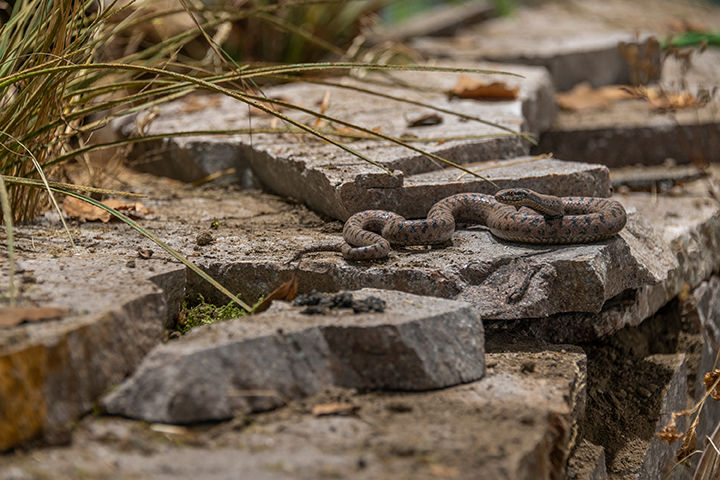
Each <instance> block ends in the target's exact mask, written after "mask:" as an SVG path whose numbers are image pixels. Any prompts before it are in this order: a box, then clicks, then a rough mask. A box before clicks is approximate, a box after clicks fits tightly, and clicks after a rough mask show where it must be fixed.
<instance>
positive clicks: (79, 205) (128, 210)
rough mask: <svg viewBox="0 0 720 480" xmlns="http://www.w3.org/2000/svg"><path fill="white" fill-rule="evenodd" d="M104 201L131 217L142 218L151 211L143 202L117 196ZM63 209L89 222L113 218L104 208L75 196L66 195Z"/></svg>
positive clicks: (70, 214) (105, 220)
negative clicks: (127, 200)
mask: <svg viewBox="0 0 720 480" xmlns="http://www.w3.org/2000/svg"><path fill="white" fill-rule="evenodd" d="M103 203H104V204H105V205H107V206H108V207H110V208H113V209H115V210H117V211H119V212H122V213H124V214H125V215H127V216H128V217H130V218H142V217H144V216H145V215H146V214H148V213H150V210H148V209H147V208H146V207H145V206H144V205H143V204H142V203H141V202H126V201H124V200H119V199H116V198H110V199H108V200H104V201H103ZM62 207H63V210H65V213H66V214H67V215H68V216H69V217H75V218H84V219H85V220H87V221H88V222H94V221H98V220H99V221H101V222H103V223H107V222H109V221H110V220H112V219H113V218H115V217H113V215H111V214H110V212H108V211H106V210H103V209H102V208H99V207H96V206H94V205H90V204H89V203H87V202H84V201H82V200H79V199H77V198H75V197H65V200H63V205H62Z"/></svg>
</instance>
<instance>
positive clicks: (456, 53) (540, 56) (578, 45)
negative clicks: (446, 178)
mask: <svg viewBox="0 0 720 480" xmlns="http://www.w3.org/2000/svg"><path fill="white" fill-rule="evenodd" d="M583 6H584V5H583ZM550 25H551V26H552V27H549V26H550ZM518 32H522V35H518ZM411 45H412V46H413V47H414V48H415V49H417V50H419V51H420V52H421V53H423V54H424V55H426V56H429V57H439V58H451V59H453V60H455V61H473V60H474V61H476V60H486V61H487V60H489V61H496V62H505V63H520V64H528V65H541V66H544V67H546V68H547V69H548V70H549V72H550V75H551V77H552V79H553V82H554V84H555V87H556V88H557V89H558V90H568V89H570V88H572V87H573V86H574V85H575V84H577V83H579V82H583V81H588V82H591V83H592V84H593V85H595V86H599V85H609V84H616V83H622V84H630V83H634V84H637V83H647V82H650V81H652V80H655V79H657V78H658V76H659V73H660V47H659V45H658V42H657V41H656V40H654V39H651V38H649V37H648V35H646V34H642V35H640V36H638V33H637V30H635V29H622V28H612V27H608V24H607V23H606V22H605V21H604V19H601V18H600V17H599V16H598V17H593V16H591V15H587V14H586V13H585V12H584V8H582V7H580V6H578V8H576V9H573V8H568V7H567V6H566V5H560V4H553V3H545V4H540V5H537V6H528V7H521V8H517V9H515V11H513V12H512V13H511V14H510V15H508V16H507V17H502V18H497V19H492V20H489V21H487V22H483V23H481V24H477V25H474V26H471V27H468V28H467V29H464V30H461V31H459V32H458V33H457V34H456V35H455V37H454V38H453V39H450V40H447V39H438V38H432V37H426V38H419V39H416V40H415V41H413V42H412V43H411Z"/></svg>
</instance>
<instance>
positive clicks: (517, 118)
mask: <svg viewBox="0 0 720 480" xmlns="http://www.w3.org/2000/svg"><path fill="white" fill-rule="evenodd" d="M450 66H454V67H458V66H459V65H457V64H453V65H450ZM473 67H477V68H494V69H503V70H509V71H512V72H516V73H518V74H521V75H523V76H524V77H525V78H523V79H521V78H518V77H512V76H506V75H479V74H478V75H471V76H473V77H476V78H478V79H481V80H484V81H488V82H492V81H502V82H504V83H506V84H507V85H509V86H510V87H517V88H518V92H519V93H518V99H517V100H512V101H500V102H487V101H486V102H481V101H476V100H462V99H449V98H448V96H447V92H448V91H450V90H451V89H452V88H453V86H454V84H455V83H456V82H457V80H458V78H459V76H458V74H456V73H437V72H393V73H392V77H393V78H394V79H395V81H394V83H393V84H387V81H385V83H383V84H382V86H377V85H372V83H362V82H360V81H358V80H354V79H351V78H349V77H348V78H343V79H339V80H337V82H339V83H341V84H343V85H345V86H346V87H352V88H357V87H360V88H366V89H367V88H368V86H370V88H371V89H375V90H377V91H381V92H382V93H383V94H388V95H395V96H398V97H402V98H407V99H411V100H415V101H420V102H424V103H427V104H431V105H435V106H437V107H440V108H444V109H446V110H447V111H452V112H456V113H460V114H464V115H471V116H473V117H479V118H481V119H483V120H485V121H489V122H495V123H497V124H499V125H502V126H503V127H504V128H505V129H506V130H501V129H498V128H496V127H493V126H491V125H487V124H485V123H481V122H478V121H473V120H466V119H463V118H459V117H456V116H455V115H451V114H449V113H444V112H437V113H438V114H439V115H440V117H441V120H442V121H441V123H440V124H438V125H431V126H425V127H419V128H411V127H409V124H408V122H409V121H410V120H412V119H415V118H418V117H421V116H423V115H426V114H428V113H432V112H433V111H432V110H431V109H429V108H426V107H422V106H418V105H412V104H407V103H402V102H397V101H391V100H389V99H387V98H380V97H376V96H372V95H369V94H365V93H361V92H358V91H354V90H348V89H347V88H341V87H337V86H327V85H315V84H311V83H296V84H291V85H284V86H279V87H273V88H268V89H266V90H265V94H266V95H267V96H268V97H271V98H283V99H285V100H287V101H290V102H294V103H296V104H299V105H301V106H303V107H306V108H311V109H315V110H317V109H318V108H319V106H320V105H321V104H322V103H323V100H324V99H329V106H328V108H327V110H326V112H325V113H326V114H327V115H331V116H333V117H335V118H340V119H344V120H349V121H352V122H353V123H355V124H358V125H362V126H364V127H365V128H368V129H376V130H378V131H381V132H382V133H383V134H385V135H390V136H395V137H402V138H404V139H405V140H406V141H408V142H410V143H411V144H412V145H413V146H415V147H417V148H421V149H424V150H426V151H428V152H430V153H433V154H435V155H438V156H441V157H443V158H445V159H447V160H450V161H452V162H455V163H459V164H470V163H477V162H480V161H487V160H497V159H507V158H514V157H517V156H521V155H524V154H526V153H527V152H528V149H529V144H528V142H527V141H525V140H523V139H522V137H520V136H518V135H515V134H513V133H519V132H521V131H523V132H530V133H537V132H539V131H541V130H544V129H546V128H547V127H548V126H549V125H550V123H551V122H552V118H553V115H554V113H555V106H554V100H553V89H552V86H551V84H550V80H549V78H548V76H547V73H546V72H545V71H544V70H543V69H541V68H537V67H525V66H510V65H489V64H483V65H473ZM383 78H385V77H378V76H371V77H369V81H380V80H382V79H383ZM402 82H405V83H407V84H409V85H410V87H402V86H400V85H402ZM416 85H422V87H423V89H424V90H423V92H422V93H421V92H417V91H416V90H414V89H413V86H416ZM378 89H379V90H378ZM325 103H326V104H327V103H328V102H325ZM282 113H283V114H286V115H289V116H290V117H292V118H294V119H296V120H298V121H303V122H306V123H311V124H312V122H310V121H309V119H308V114H305V113H298V112H293V111H290V110H283V112H282ZM152 115H153V119H152V121H147V120H146V117H144V116H143V115H142V114H141V115H139V117H138V119H137V124H141V125H143V128H144V132H145V133H146V134H148V135H150V134H158V133H177V132H182V131H197V130H207V129H208V125H212V127H213V128H215V129H219V130H233V129H242V128H248V127H249V126H252V127H253V128H257V129H262V128H269V127H273V126H274V127H275V128H277V126H278V122H277V121H275V120H272V119H271V117H270V116H268V115H258V114H254V115H253V116H252V117H251V118H249V117H248V110H247V108H246V107H245V106H243V105H239V104H238V102H237V101H235V100H233V99H231V98H229V97H222V96H204V97H198V96H193V97H188V98H185V99H181V100H178V101H175V102H172V103H169V104H167V105H163V106H161V107H160V108H159V109H158V111H157V112H153V113H152ZM320 127H322V128H324V129H325V130H324V131H326V132H327V131H333V130H332V129H331V130H328V128H329V127H328V126H327V125H324V126H323V125H322V124H321V125H320V126H319V127H318V128H320ZM118 129H119V130H120V131H122V132H124V134H130V133H132V132H134V131H135V130H136V129H137V125H136V122H135V119H134V118H129V119H125V123H119V124H118ZM334 131H335V132H337V131H336V130H334ZM508 132H510V133H508ZM341 133H342V132H341ZM351 133H352V132H351ZM355 133H357V132H355ZM339 138H340V140H341V141H343V142H346V143H347V146H348V147H350V148H352V149H354V150H355V151H358V152H360V153H362V154H363V155H365V156H367V157H369V158H371V159H372V160H373V161H375V162H377V163H378V164H379V165H381V166H382V167H383V168H385V169H387V170H389V171H391V172H393V173H392V174H390V173H387V172H386V171H383V170H382V169H381V168H378V167H377V166H373V165H370V164H369V163H367V162H365V161H363V160H361V159H359V158H358V157H356V156H354V155H352V154H350V153H348V152H345V151H343V150H340V149H338V148H337V147H335V146H333V145H330V144H328V143H325V142H321V141H318V140H315V139H314V138H311V137H307V136H302V135H300V134H298V133H284V134H267V133H265V134H263V133H255V134H253V135H252V136H250V135H227V136H224V137H222V136H214V137H213V136H209V135H204V136H197V137H176V138H171V139H167V140H163V141H157V142H147V143H141V144H138V150H137V151H135V153H134V154H133V156H134V157H135V158H139V159H140V163H138V165H136V166H137V167H138V168H142V169H146V170H147V169H148V168H150V166H152V171H153V172H154V173H157V174H162V175H167V176H171V177H173V178H179V179H182V180H185V181H190V180H196V179H198V178H201V177H204V176H206V175H207V174H209V173H213V172H217V171H220V170H223V169H226V168H234V169H235V171H245V170H247V169H250V170H252V172H253V175H254V176H255V178H256V179H257V180H259V182H260V183H261V184H262V185H264V186H265V187H267V188H269V189H270V190H272V191H274V192H276V193H279V194H281V195H285V196H288V197H292V198H297V199H300V200H302V201H303V202H305V203H306V204H307V205H309V206H310V207H311V208H313V209H314V210H316V211H320V212H323V213H325V214H327V215H330V216H332V217H335V218H339V219H343V220H344V219H346V218H347V217H348V216H349V215H350V214H352V213H354V212H356V211H359V210H363V209H366V208H368V205H372V204H377V203H381V202H385V203H387V204H388V205H393V201H392V199H391V200H385V199H386V198H388V197H390V198H391V197H393V196H402V195H403V192H402V191H400V192H399V193H395V191H396V190H397V189H399V188H400V187H402V186H403V184H412V183H413V176H414V175H417V174H421V173H425V172H429V171H434V170H438V169H439V168H440V167H441V166H442V165H440V164H439V163H438V162H437V161H436V160H431V159H430V158H428V157H425V156H424V155H422V154H420V153H418V152H415V151H412V150H409V149H407V148H405V147H402V146H399V145H395V144H391V143H389V142H386V141H383V142H378V141H374V140H369V139H357V140H356V141H352V139H348V138H345V137H339ZM147 152H159V153H157V155H155V156H154V157H152V158H147ZM143 157H145V158H143ZM153 158H154V159H155V160H153ZM218 158H222V159H225V160H224V162H225V163H223V164H220V163H218V162H217V161H216V159H218ZM185 164H187V166H184V165H185ZM570 168H577V167H570ZM458 173H460V172H458ZM468 180H469V179H468ZM468 180H466V181H468ZM476 180H477V179H475V183H477V181H476ZM463 187H466V188H477V187H474V186H473V185H469V186H468V185H463ZM489 187H491V185H486V186H485V187H483V188H484V189H485V190H487V189H489ZM493 188H494V187H493ZM395 203H397V201H395ZM400 213H402V212H400Z"/></svg>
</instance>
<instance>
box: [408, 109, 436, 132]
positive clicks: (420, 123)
mask: <svg viewBox="0 0 720 480" xmlns="http://www.w3.org/2000/svg"><path fill="white" fill-rule="evenodd" d="M442 121H443V119H442V117H441V116H440V115H438V114H437V113H429V114H427V115H423V116H421V117H418V118H416V119H413V120H408V123H407V126H408V128H416V127H429V126H432V125H439V124H441V123H442Z"/></svg>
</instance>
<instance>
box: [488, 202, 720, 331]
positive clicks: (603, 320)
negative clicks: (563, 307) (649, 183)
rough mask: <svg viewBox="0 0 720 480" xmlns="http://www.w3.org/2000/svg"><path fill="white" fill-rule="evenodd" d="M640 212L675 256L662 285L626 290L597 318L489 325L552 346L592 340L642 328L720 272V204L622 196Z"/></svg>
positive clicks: (562, 317) (563, 316) (567, 315)
mask: <svg viewBox="0 0 720 480" xmlns="http://www.w3.org/2000/svg"><path fill="white" fill-rule="evenodd" d="M622 198H623V200H622V201H623V203H624V204H625V205H626V207H631V208H633V207H634V208H635V209H636V210H637V212H638V214H641V215H642V216H643V217H644V218H646V219H647V221H648V222H650V223H651V224H652V225H653V226H654V229H655V230H656V231H657V234H659V235H660V236H661V237H662V243H663V244H664V245H666V248H669V250H670V251H671V252H673V256H674V257H675V258H674V259H669V260H668V261H669V263H667V265H668V267H669V274H668V275H667V277H666V279H665V280H663V281H661V282H659V283H657V284H654V285H653V284H648V285H644V286H642V287H640V288H638V289H634V290H629V291H625V292H623V293H622V294H619V295H617V296H616V297H614V298H612V299H610V300H609V301H608V302H607V303H606V304H605V305H604V306H603V308H602V310H601V311H600V312H597V313H594V314H586V313H576V314H573V313H565V314H559V315H555V316H551V317H548V318H536V319H528V320H521V321H519V322H515V323H513V324H510V323H508V322H504V323H502V322H492V323H490V324H488V323H486V328H487V329H489V330H491V331H494V330H496V329H499V330H507V329H510V330H513V329H515V330H517V331H525V332H529V333H531V334H532V335H536V336H539V337H541V338H545V339H547V340H549V341H553V342H569V343H574V342H587V341H592V340H594V339H597V338H599V337H602V336H605V335H609V334H612V333H613V332H616V331H618V330H620V329H621V328H624V327H626V326H634V325H639V324H640V323H641V322H642V321H643V320H645V319H646V318H648V317H650V316H651V315H653V314H654V313H655V312H657V311H658V310H659V309H660V307H662V306H663V305H665V304H666V303H667V302H668V301H670V300H671V299H672V298H674V297H675V296H676V295H678V294H679V293H680V292H681V291H683V289H686V288H694V287H696V286H698V285H699V284H700V283H701V282H702V281H703V280H705V279H707V278H709V277H710V275H711V274H712V272H714V271H716V270H717V269H718V268H720V206H718V204H717V202H715V201H713V200H711V199H709V198H704V197H692V196H679V197H676V196H656V195H652V194H647V193H631V194H625V195H623V196H622Z"/></svg>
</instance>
